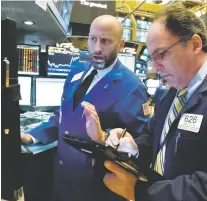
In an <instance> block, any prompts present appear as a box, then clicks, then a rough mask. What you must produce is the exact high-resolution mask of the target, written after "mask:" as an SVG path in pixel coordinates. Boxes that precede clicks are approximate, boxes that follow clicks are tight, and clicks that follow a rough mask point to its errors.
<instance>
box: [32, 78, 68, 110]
mask: <svg viewBox="0 0 207 201" xmlns="http://www.w3.org/2000/svg"><path fill="white" fill-rule="evenodd" d="M64 83H65V79H64V78H36V96H35V98H36V104H35V105H36V106H38V107H39V106H60V104H61V96H62V92H63V86H64Z"/></svg>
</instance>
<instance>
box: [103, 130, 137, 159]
mask: <svg viewBox="0 0 207 201" xmlns="http://www.w3.org/2000/svg"><path fill="white" fill-rule="evenodd" d="M122 131H123V129H122V128H115V129H113V130H111V131H110V135H109V137H108V139H107V140H106V144H108V145H110V146H112V147H114V148H116V146H118V145H119V146H118V149H117V150H118V151H121V152H128V153H131V154H132V155H134V156H135V155H136V154H137V153H138V151H139V150H138V147H137V144H136V143H135V141H134V139H133V138H132V136H131V135H130V134H129V133H128V132H126V134H125V135H124V137H122V138H121V139H119V138H120V135H121V133H122Z"/></svg>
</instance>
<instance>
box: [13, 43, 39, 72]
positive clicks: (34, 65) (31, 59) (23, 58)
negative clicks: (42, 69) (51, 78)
mask: <svg viewBox="0 0 207 201" xmlns="http://www.w3.org/2000/svg"><path fill="white" fill-rule="evenodd" d="M39 53H40V46H39V45H26V44H22V45H21V44H18V45H17V55H18V74H24V75H38V74H39Z"/></svg>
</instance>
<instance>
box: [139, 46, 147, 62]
mask: <svg viewBox="0 0 207 201" xmlns="http://www.w3.org/2000/svg"><path fill="white" fill-rule="evenodd" d="M148 56H149V54H148V51H147V48H145V49H144V51H143V52H142V54H141V56H140V59H141V60H143V61H147V59H148Z"/></svg>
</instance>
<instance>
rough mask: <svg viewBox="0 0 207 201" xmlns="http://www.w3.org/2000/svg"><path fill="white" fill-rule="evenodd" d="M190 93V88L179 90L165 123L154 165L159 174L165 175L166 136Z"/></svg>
mask: <svg viewBox="0 0 207 201" xmlns="http://www.w3.org/2000/svg"><path fill="white" fill-rule="evenodd" d="M187 93H188V89H187V88H184V89H182V90H180V91H178V93H177V95H176V97H175V100H174V106H173V109H172V111H171V113H170V115H169V116H168V119H167V121H166V123H165V126H164V129H163V132H162V135H161V138H160V147H161V148H160V151H159V152H158V154H157V158H156V161H155V165H154V170H155V171H157V172H158V173H159V174H161V175H163V173H164V163H165V151H166V140H165V139H166V136H167V134H168V132H169V129H170V126H171V125H172V123H173V121H174V120H175V118H176V117H177V115H178V114H179V113H180V112H181V110H182V108H183V106H184V104H185V102H186V95H187Z"/></svg>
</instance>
